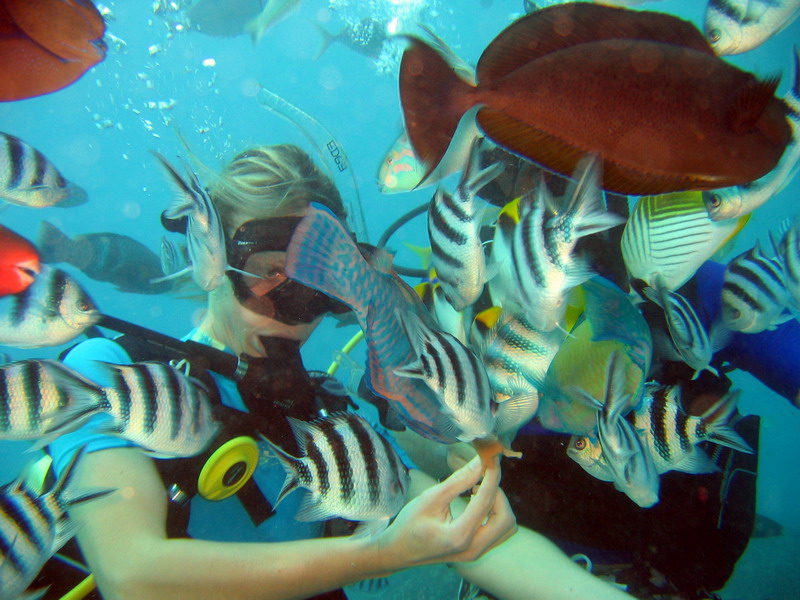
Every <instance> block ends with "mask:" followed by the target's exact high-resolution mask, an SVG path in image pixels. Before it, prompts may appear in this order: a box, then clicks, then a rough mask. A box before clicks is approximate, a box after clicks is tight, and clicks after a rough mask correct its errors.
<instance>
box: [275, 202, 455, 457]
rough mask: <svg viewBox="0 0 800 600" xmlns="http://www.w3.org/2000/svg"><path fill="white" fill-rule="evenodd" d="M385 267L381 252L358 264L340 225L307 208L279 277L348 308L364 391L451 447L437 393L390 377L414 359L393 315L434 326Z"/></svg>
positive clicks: (418, 429) (316, 206)
mask: <svg viewBox="0 0 800 600" xmlns="http://www.w3.org/2000/svg"><path fill="white" fill-rule="evenodd" d="M390 263H391V260H390V257H389V256H388V254H387V253H385V252H379V253H377V254H375V255H374V256H373V257H372V259H371V260H370V261H368V260H367V259H365V258H364V256H363V255H362V254H361V252H360V251H359V249H358V246H357V245H356V242H355V241H354V240H353V238H351V237H350V235H349V234H348V233H347V230H346V229H345V228H344V226H343V225H342V223H341V222H340V221H339V219H338V218H337V217H336V216H335V215H334V214H333V213H332V212H330V211H329V210H328V209H326V208H325V207H323V206H321V205H319V204H316V203H312V204H311V205H310V207H309V209H308V211H307V212H306V216H305V217H304V218H303V220H302V221H300V223H299V224H298V225H297V227H296V228H295V231H294V234H293V235H292V240H291V242H290V243H289V246H288V248H287V250H286V268H285V272H286V275H287V276H288V277H290V278H291V279H294V280H295V281H298V282H300V283H302V284H303V285H306V286H308V287H310V288H313V289H315V290H319V291H321V292H324V293H325V294H327V295H329V296H332V297H333V298H336V299H337V300H339V301H341V302H343V303H344V304H347V305H348V306H349V307H350V308H351V309H352V310H353V313H354V315H355V316H356V319H357V320H358V324H359V325H360V326H361V329H362V331H363V332H364V337H365V339H366V342H367V369H366V373H365V377H364V381H365V384H366V385H367V388H368V389H369V390H370V391H371V392H372V393H374V394H376V395H378V396H380V397H382V398H385V399H386V400H387V401H388V402H389V405H390V407H392V408H393V409H395V410H396V412H397V414H398V416H399V417H400V419H401V420H402V421H403V423H405V424H406V425H408V427H409V428H411V429H412V430H413V431H415V432H416V433H418V434H419V435H421V436H422V437H425V438H427V439H430V440H433V441H436V442H441V443H445V444H451V443H454V442H456V441H458V438H457V437H456V436H455V435H452V434H451V433H448V432H450V431H451V430H452V421H451V420H450V419H449V418H448V416H447V415H446V414H445V413H444V411H443V410H442V405H441V401H440V399H439V398H438V396H437V395H436V393H435V392H434V391H433V390H432V389H431V388H430V387H429V386H428V385H427V384H426V383H425V382H424V381H422V380H421V379H418V378H416V377H405V376H403V375H398V374H397V373H396V372H395V369H399V368H401V367H404V366H406V365H408V364H410V363H412V362H413V361H415V360H416V359H417V356H416V354H415V352H414V349H413V347H412V345H411V342H410V340H409V339H408V337H407V336H406V334H405V331H404V330H403V326H402V324H401V323H400V321H399V319H398V318H397V312H398V311H411V312H414V313H416V314H417V315H419V317H420V318H421V319H422V321H423V322H424V323H425V324H426V325H428V326H430V327H433V326H434V323H433V319H432V318H431V316H430V314H429V313H428V311H427V309H426V308H425V306H424V305H423V304H422V301H421V300H420V298H419V296H418V295H417V293H416V292H415V291H414V290H413V289H412V288H410V287H409V286H408V284H406V283H405V282H404V281H403V280H402V279H401V278H400V277H399V276H398V275H397V274H396V273H395V272H394V271H393V270H392V269H391V264H390Z"/></svg>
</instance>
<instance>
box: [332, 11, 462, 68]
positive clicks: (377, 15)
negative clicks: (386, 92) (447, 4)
mask: <svg viewBox="0 0 800 600" xmlns="http://www.w3.org/2000/svg"><path fill="white" fill-rule="evenodd" d="M439 5H440V2H439V0H329V2H328V8H329V9H330V11H331V12H333V13H334V14H336V15H337V16H338V18H339V19H340V20H341V21H342V22H343V24H344V27H345V30H346V31H347V32H348V35H349V36H350V39H351V40H352V41H353V42H355V43H357V44H361V45H363V46H367V45H369V44H370V43H371V42H372V39H371V38H372V36H373V35H375V33H374V31H375V30H374V28H373V27H372V26H371V25H370V24H371V23H380V24H382V26H383V29H384V31H383V33H384V35H385V36H386V39H385V41H384V43H383V45H382V47H381V50H380V52H379V53H378V56H377V57H376V58H375V67H376V69H377V71H378V73H381V74H394V73H397V70H398V69H399V66H400V58H401V57H402V54H403V49H404V48H405V43H404V42H402V41H400V40H395V39H392V37H391V36H392V35H394V34H398V33H411V32H415V31H416V28H417V25H418V24H420V23H426V24H428V25H429V26H434V28H435V25H436V22H437V20H438V19H439V17H440V16H441V13H442V9H440V6H439ZM445 11H446V12H448V13H449V12H451V11H452V9H445Z"/></svg>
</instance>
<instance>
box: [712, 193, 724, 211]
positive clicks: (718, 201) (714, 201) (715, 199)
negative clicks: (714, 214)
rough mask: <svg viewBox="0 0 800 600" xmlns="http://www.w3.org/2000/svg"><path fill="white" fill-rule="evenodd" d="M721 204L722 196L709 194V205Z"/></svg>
mask: <svg viewBox="0 0 800 600" xmlns="http://www.w3.org/2000/svg"><path fill="white" fill-rule="evenodd" d="M721 204H722V197H721V196H720V195H719V194H711V206H712V207H713V208H718V207H719V206H720V205H721Z"/></svg>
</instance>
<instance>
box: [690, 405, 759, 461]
mask: <svg viewBox="0 0 800 600" xmlns="http://www.w3.org/2000/svg"><path fill="white" fill-rule="evenodd" d="M741 393H742V390H735V391H733V392H728V393H727V394H725V395H724V396H723V397H722V398H720V399H719V400H718V401H717V402H715V403H714V404H713V405H712V406H711V407H710V408H709V409H708V410H707V411H706V412H705V413H703V415H702V416H701V419H702V420H703V422H704V423H705V426H706V430H707V431H708V439H709V441H712V442H714V443H716V444H719V445H720V446H727V447H728V448H733V449H734V450H738V451H739V452H744V453H745V454H753V449H752V448H751V447H750V445H749V444H748V443H747V442H746V441H744V439H743V438H742V436H740V435H739V434H738V433H736V431H734V429H733V427H732V426H731V422H732V421H735V420H736V417H735V415H734V411H735V410H736V403H737V402H738V400H739V396H740V395H741Z"/></svg>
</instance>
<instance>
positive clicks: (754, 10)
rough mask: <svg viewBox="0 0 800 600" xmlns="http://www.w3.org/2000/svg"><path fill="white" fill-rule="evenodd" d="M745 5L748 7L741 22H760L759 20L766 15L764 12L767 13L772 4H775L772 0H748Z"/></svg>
mask: <svg viewBox="0 0 800 600" xmlns="http://www.w3.org/2000/svg"><path fill="white" fill-rule="evenodd" d="M745 6H746V7H747V8H746V9H745V11H744V15H742V22H741V23H740V24H745V23H748V24H750V23H758V21H760V20H761V17H763V16H764V13H766V12H767V10H769V8H770V7H771V6H775V4H774V3H773V2H770V1H767V2H763V1H758V2H756V1H755V0H748V1H747V2H745Z"/></svg>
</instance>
